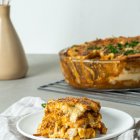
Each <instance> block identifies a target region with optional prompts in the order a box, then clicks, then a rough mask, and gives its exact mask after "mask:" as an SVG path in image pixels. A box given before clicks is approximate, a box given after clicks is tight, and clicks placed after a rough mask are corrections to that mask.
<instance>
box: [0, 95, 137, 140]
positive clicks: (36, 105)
mask: <svg viewBox="0 0 140 140" xmlns="http://www.w3.org/2000/svg"><path fill="white" fill-rule="evenodd" d="M42 103H44V101H43V100H41V98H39V97H25V98H22V99H21V100H19V101H18V102H16V103H14V104H13V105H12V106H10V107H9V108H8V109H6V110H5V111H4V112H3V113H1V114H0V140H30V139H28V138H26V137H24V136H22V135H21V134H19V133H18V132H17V129H16V123H17V121H18V120H19V119H20V118H21V117H22V116H24V115H27V114H29V113H33V112H36V111H39V110H42V107H41V104H42ZM112 140H140V119H137V120H136V124H135V127H134V129H132V130H129V131H127V132H125V133H123V134H121V135H120V136H119V137H117V138H114V139H112Z"/></svg>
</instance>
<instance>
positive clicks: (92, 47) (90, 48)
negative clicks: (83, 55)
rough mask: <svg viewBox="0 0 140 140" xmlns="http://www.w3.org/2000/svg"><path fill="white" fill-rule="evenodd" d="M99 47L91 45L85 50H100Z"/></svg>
mask: <svg viewBox="0 0 140 140" xmlns="http://www.w3.org/2000/svg"><path fill="white" fill-rule="evenodd" d="M100 49H101V47H98V46H91V47H88V48H87V50H100Z"/></svg>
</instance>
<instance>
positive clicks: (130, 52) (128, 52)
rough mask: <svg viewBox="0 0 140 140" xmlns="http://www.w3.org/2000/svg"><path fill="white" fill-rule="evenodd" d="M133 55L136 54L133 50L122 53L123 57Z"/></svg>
mask: <svg viewBox="0 0 140 140" xmlns="http://www.w3.org/2000/svg"><path fill="white" fill-rule="evenodd" d="M135 53H137V52H136V51H135V50H127V51H126V52H124V55H129V54H135Z"/></svg>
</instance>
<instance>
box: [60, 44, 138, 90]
mask: <svg viewBox="0 0 140 140" xmlns="http://www.w3.org/2000/svg"><path fill="white" fill-rule="evenodd" d="M138 47H139V46H138ZM68 50H70V48H67V49H64V50H62V51H60V53H59V56H60V64H61V68H62V72H63V75H64V77H65V81H66V82H67V83H68V84H69V85H71V86H73V87H75V88H96V89H121V88H127V89H129V88H139V87H140V54H139V53H137V54H131V55H124V56H123V57H118V59H108V60H101V59H93V58H90V59H89V58H86V57H84V59H83V56H82V57H79V56H78V57H75V56H68V55H67V52H68ZM82 51H83V49H82ZM125 53H126V52H125ZM73 54H74V53H73ZM74 55H75V54H74Z"/></svg>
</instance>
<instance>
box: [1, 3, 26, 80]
mask: <svg viewBox="0 0 140 140" xmlns="http://www.w3.org/2000/svg"><path fill="white" fill-rule="evenodd" d="M27 70H28V65H27V60H26V57H25V53H24V50H23V48H22V44H21V42H20V39H19V37H18V35H17V33H16V31H15V29H14V27H13V25H12V22H11V19H10V6H8V5H7V6H4V5H0V80H12V79H18V78H22V77H25V75H26V73H27Z"/></svg>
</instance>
